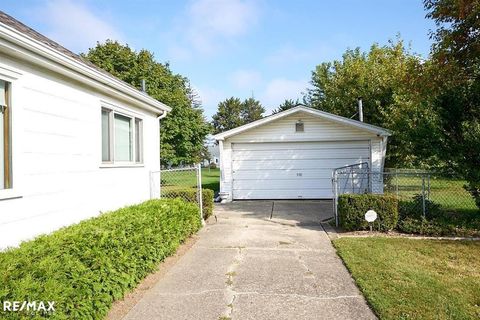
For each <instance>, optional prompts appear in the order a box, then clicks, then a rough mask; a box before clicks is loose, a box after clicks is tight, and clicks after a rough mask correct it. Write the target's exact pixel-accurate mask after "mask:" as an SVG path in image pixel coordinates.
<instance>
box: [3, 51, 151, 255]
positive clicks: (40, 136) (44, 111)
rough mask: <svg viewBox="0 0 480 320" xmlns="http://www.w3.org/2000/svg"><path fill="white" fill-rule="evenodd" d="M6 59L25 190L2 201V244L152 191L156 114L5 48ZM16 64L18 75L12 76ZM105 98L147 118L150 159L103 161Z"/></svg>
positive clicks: (18, 184) (20, 185)
mask: <svg viewBox="0 0 480 320" xmlns="http://www.w3.org/2000/svg"><path fill="white" fill-rule="evenodd" d="M0 61H1V63H0V78H3V79H5V80H7V81H10V82H11V83H12V95H11V110H12V111H11V115H12V119H11V120H12V153H13V154H12V158H13V159H12V169H13V191H14V195H15V196H16V197H17V198H10V199H3V200H0V248H5V247H7V246H14V245H17V244H18V243H19V242H20V241H22V240H26V239H30V238H32V237H34V236H36V235H39V234H42V233H48V232H51V231H53V230H55V229H58V228H60V227H62V226H66V225H69V224H72V223H75V222H78V221H80V220H83V219H85V218H89V217H93V216H96V215H98V214H100V213H101V212H104V211H107V210H112V209H116V208H119V207H122V206H125V205H129V204H134V203H138V202H141V201H144V200H147V199H148V198H149V197H150V188H149V172H150V170H159V153H160V150H159V148H160V142H159V134H158V133H159V126H158V119H157V115H156V114H154V113H153V112H150V111H144V110H141V109H138V108H134V107H131V106H129V105H128V104H126V103H125V102H124V101H121V100H118V99H117V98H116V97H115V96H114V95H112V96H107V95H104V94H101V93H100V92H98V91H96V90H95V88H91V87H86V86H85V85H82V84H81V83H79V82H77V81H74V80H69V79H67V78H65V77H63V76H60V75H58V74H56V73H54V72H51V71H49V70H46V69H42V68H38V67H36V66H34V65H31V64H29V63H27V62H25V61H19V60H18V59H14V58H11V57H9V56H7V55H4V54H2V53H0ZM12 70H13V71H14V72H15V73H17V74H19V75H18V78H17V79H16V80H10V79H9V78H8V77H7V74H8V73H11V71H12ZM105 104H108V105H107V106H108V107H111V106H113V107H114V108H116V109H117V108H118V109H119V110H122V111H124V112H126V113H128V114H130V115H132V116H136V117H139V118H141V119H143V149H144V151H143V158H144V163H143V166H139V167H123V168H122V167H112V168H108V167H102V162H101V108H102V106H103V105H105ZM5 191H6V190H0V198H1V197H2V193H5Z"/></svg>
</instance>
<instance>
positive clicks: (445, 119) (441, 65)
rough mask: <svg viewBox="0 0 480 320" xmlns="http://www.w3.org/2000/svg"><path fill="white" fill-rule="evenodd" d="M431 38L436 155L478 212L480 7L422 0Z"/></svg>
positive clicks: (473, 0) (471, 1) (471, 2)
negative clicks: (433, 27)
mask: <svg viewBox="0 0 480 320" xmlns="http://www.w3.org/2000/svg"><path fill="white" fill-rule="evenodd" d="M424 5H425V8H426V10H427V12H428V13H427V17H429V18H431V19H433V20H434V21H435V23H436V25H437V30H436V31H435V32H433V33H432V35H431V36H432V38H433V39H434V40H435V43H434V44H433V46H432V57H433V65H434V68H435V71H436V74H437V75H438V76H437V78H433V77H432V80H433V83H434V84H435V87H436V88H435V89H436V91H435V92H436V95H435V97H434V99H433V104H434V108H435V112H436V113H437V114H438V116H439V131H440V137H441V143H440V144H438V145H437V148H438V150H439V155H440V157H441V158H443V159H444V160H445V161H446V162H447V164H448V165H449V167H450V168H451V169H453V170H454V171H455V172H456V173H459V174H460V175H462V176H463V177H464V178H465V179H466V180H467V183H468V185H467V186H466V188H467V190H468V191H469V192H470V193H471V194H472V196H473V197H474V198H475V201H476V204H477V206H478V207H479V208H480V18H479V17H480V2H479V1H478V0H462V1H453V0H425V1H424Z"/></svg>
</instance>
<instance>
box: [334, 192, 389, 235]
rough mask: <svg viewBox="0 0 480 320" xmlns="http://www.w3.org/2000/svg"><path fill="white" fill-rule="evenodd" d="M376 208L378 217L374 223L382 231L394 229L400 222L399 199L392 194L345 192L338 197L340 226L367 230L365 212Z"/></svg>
mask: <svg viewBox="0 0 480 320" xmlns="http://www.w3.org/2000/svg"><path fill="white" fill-rule="evenodd" d="M370 209H372V210H375V211H376V212H377V215H378V218H377V220H376V221H375V222H374V223H373V225H374V228H375V229H376V230H380V231H388V230H392V229H394V228H395V227H396V225H397V222H398V200H397V197H395V196H392V195H377V194H343V195H341V196H339V197H338V215H339V219H340V226H341V227H342V228H343V229H345V230H347V231H352V230H366V229H368V228H369V225H368V222H367V221H365V212H367V211H368V210H370Z"/></svg>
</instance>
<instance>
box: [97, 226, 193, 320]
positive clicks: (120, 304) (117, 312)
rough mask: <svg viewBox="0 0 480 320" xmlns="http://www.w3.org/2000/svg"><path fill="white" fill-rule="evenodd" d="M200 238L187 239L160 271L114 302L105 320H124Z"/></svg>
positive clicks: (164, 262)
mask: <svg viewBox="0 0 480 320" xmlns="http://www.w3.org/2000/svg"><path fill="white" fill-rule="evenodd" d="M197 240H198V236H197V235H194V236H192V237H190V238H189V239H187V240H186V241H185V242H184V243H183V244H182V245H180V246H179V247H178V249H177V252H176V253H175V254H174V255H173V256H170V257H167V258H166V259H165V260H164V261H163V262H162V263H160V264H159V265H158V270H157V271H155V272H154V273H151V274H149V275H148V276H146V277H145V279H143V280H142V282H140V284H139V285H138V286H137V287H136V288H135V289H134V290H133V291H131V292H129V293H127V294H126V295H125V297H124V298H123V299H122V300H117V301H115V302H113V304H112V307H111V308H110V311H109V312H108V314H107V316H106V317H105V319H108V320H118V319H123V317H125V316H126V315H127V313H128V312H129V311H130V310H131V309H132V308H133V307H134V306H135V305H136V304H137V303H138V302H139V301H140V299H142V297H143V296H144V295H145V293H146V292H147V291H148V290H149V289H151V288H152V287H153V286H155V284H156V283H157V282H158V281H160V280H161V279H162V278H163V276H164V275H165V274H166V273H167V272H168V271H169V270H170V268H172V267H173V266H174V265H175V263H177V261H178V260H179V259H180V258H181V257H182V256H183V255H184V254H185V253H187V251H188V250H189V249H190V248H191V247H192V246H193V245H194V244H195V242H197Z"/></svg>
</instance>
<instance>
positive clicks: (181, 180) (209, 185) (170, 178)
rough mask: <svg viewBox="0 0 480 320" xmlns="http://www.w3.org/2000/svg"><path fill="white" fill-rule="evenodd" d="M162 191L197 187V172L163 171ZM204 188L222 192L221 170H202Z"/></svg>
mask: <svg viewBox="0 0 480 320" xmlns="http://www.w3.org/2000/svg"><path fill="white" fill-rule="evenodd" d="M161 179H162V189H163V190H171V189H181V188H192V187H196V185H197V180H196V175H195V172H194V171H192V170H188V171H168V170H166V171H162V173H161ZM202 188H204V189H210V190H213V191H214V192H215V191H218V190H220V169H208V168H202Z"/></svg>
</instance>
